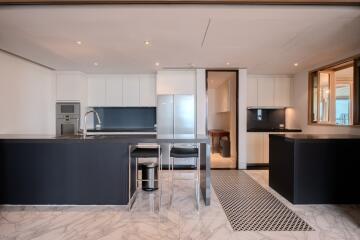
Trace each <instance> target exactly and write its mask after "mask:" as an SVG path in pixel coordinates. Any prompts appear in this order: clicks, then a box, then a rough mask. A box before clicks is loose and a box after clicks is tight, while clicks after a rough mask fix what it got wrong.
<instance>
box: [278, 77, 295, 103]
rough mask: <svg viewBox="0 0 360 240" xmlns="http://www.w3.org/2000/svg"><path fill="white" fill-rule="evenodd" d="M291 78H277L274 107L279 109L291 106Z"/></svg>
mask: <svg viewBox="0 0 360 240" xmlns="http://www.w3.org/2000/svg"><path fill="white" fill-rule="evenodd" d="M291 87H292V79H291V78H286V77H282V78H276V79H275V95H274V101H275V103H274V105H275V106H277V107H288V106H291Z"/></svg>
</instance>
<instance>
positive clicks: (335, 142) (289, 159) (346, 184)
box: [269, 135, 360, 204]
mask: <svg viewBox="0 0 360 240" xmlns="http://www.w3.org/2000/svg"><path fill="white" fill-rule="evenodd" d="M359 149H360V138H354V137H349V139H346V138H345V137H344V136H338V137H336V136H329V137H328V138H326V137H324V136H320V137H319V138H316V137H314V136H311V137H306V136H297V137H296V136H295V135H294V136H292V137H291V136H290V137H289V136H288V137H286V135H270V162H269V185H270V187H271V188H273V189H274V190H275V191H277V192H278V193H279V194H281V195H282V196H283V197H285V198H286V199H287V200H289V201H290V202H292V203H294V204H331V203H332V204H359V203H360V190H359V183H360V180H359V173H358V172H359V167H360V161H359V160H360V158H359V156H360V155H359Z"/></svg>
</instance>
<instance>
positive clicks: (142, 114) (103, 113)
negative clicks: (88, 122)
mask: <svg viewBox="0 0 360 240" xmlns="http://www.w3.org/2000/svg"><path fill="white" fill-rule="evenodd" d="M94 110H95V111H97V112H98V113H99V116H100V119H101V121H102V124H101V127H102V128H103V129H143V128H154V125H155V124H156V107H95V108H94ZM94 117H95V116H94ZM96 121H97V120H96V118H94V122H96Z"/></svg>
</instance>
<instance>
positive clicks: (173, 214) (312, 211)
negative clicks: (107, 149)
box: [0, 170, 360, 240]
mask: <svg viewBox="0 0 360 240" xmlns="http://www.w3.org/2000/svg"><path fill="white" fill-rule="evenodd" d="M180 172H181V173H184V171H180ZM246 172H247V173H248V174H249V175H251V176H252V177H253V178H254V179H256V181H257V182H259V183H260V184H262V185H263V186H265V187H266V188H267V189H268V190H269V191H270V192H271V193H273V194H274V195H275V196H276V197H278V198H279V199H280V200H281V201H282V202H284V203H285V204H286V205H287V206H288V207H289V208H291V209H292V210H293V211H295V212H296V214H298V215H299V216H300V217H302V218H303V219H304V220H306V221H307V222H308V223H309V224H311V226H312V227H314V228H315V230H316V231H313V232H234V231H233V230H232V229H231V226H230V224H229V222H228V221H227V218H226V216H225V213H224V211H223V210H222V208H221V205H220V203H219V201H218V199H217V197H216V195H215V194H214V192H212V204H211V206H209V207H204V206H203V205H202V206H201V210H200V212H199V214H198V213H196V211H195V205H194V200H193V194H194V193H193V184H192V182H185V181H179V182H177V184H176V189H175V198H174V202H173V206H172V207H171V208H168V201H169V198H168V197H169V195H168V190H169V186H164V195H163V203H162V207H161V211H160V214H157V213H156V212H154V211H153V210H155V211H156V204H157V195H156V194H153V193H142V194H140V195H139V198H138V199H137V201H136V203H135V205H134V208H133V211H132V212H131V213H130V212H128V211H127V208H126V207H124V206H60V207H59V206H26V207H23V206H2V207H1V208H0V216H1V218H0V239H47V240H57V239H78V240H82V239H102V240H104V239H152V240H154V239H221V240H222V239H242V240H243V239H246V240H247V239H259V240H260V239H276V240H278V239H279V240H281V239H286V240H287V239H296V240H299V239H324V240H328V239H349V240H350V239H351V240H357V239H360V206H359V205H351V206H339V205H306V206H304V205H297V206H293V205H291V204H290V203H288V202H287V201H286V200H284V199H283V198H282V197H280V196H279V195H277V194H276V193H274V192H273V191H272V190H271V189H269V187H268V185H267V183H268V171H266V170H259V171H246Z"/></svg>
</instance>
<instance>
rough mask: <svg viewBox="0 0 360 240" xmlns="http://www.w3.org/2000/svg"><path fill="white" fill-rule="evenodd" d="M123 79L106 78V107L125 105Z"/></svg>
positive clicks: (119, 77) (118, 77) (115, 77)
mask: <svg viewBox="0 0 360 240" xmlns="http://www.w3.org/2000/svg"><path fill="white" fill-rule="evenodd" d="M123 101H124V100H123V79H122V77H121V76H120V75H108V76H106V105H107V106H112V107H116V106H122V105H123Z"/></svg>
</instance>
